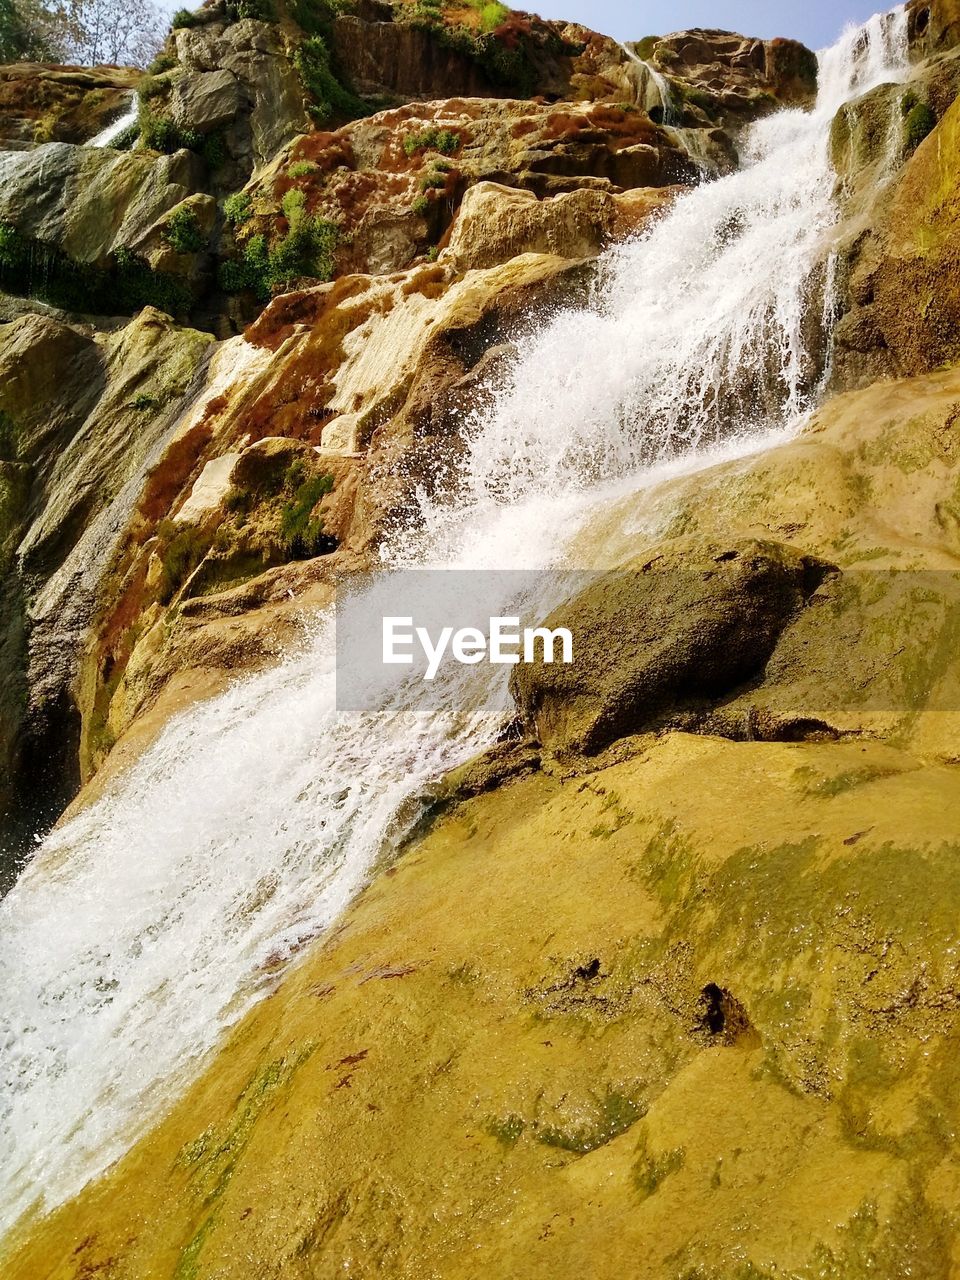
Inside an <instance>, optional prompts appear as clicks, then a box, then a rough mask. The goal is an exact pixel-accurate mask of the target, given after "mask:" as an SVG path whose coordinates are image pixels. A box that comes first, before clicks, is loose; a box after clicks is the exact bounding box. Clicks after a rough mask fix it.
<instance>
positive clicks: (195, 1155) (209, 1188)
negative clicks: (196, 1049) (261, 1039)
mask: <svg viewBox="0 0 960 1280" xmlns="http://www.w3.org/2000/svg"><path fill="white" fill-rule="evenodd" d="M315 1049H316V1043H315V1042H313V1041H308V1042H307V1043H306V1044H304V1045H303V1046H302V1047H301V1048H300V1049H298V1050H297V1052H296V1053H290V1054H287V1055H285V1056H284V1057H282V1058H277V1059H275V1060H273V1061H271V1062H268V1063H266V1064H265V1065H264V1066H262V1067H260V1068H258V1069H257V1070H256V1071H255V1072H254V1073H253V1075H252V1076H251V1077H250V1079H249V1080H248V1081H247V1084H246V1086H245V1088H244V1090H243V1092H242V1093H241V1095H240V1097H239V1098H238V1099H237V1104H236V1107H235V1109H234V1115H233V1118H232V1120H231V1122H230V1124H229V1126H228V1127H227V1128H226V1130H225V1132H223V1133H222V1134H217V1133H216V1132H215V1131H213V1130H211V1129H207V1130H205V1131H204V1132H203V1133H201V1134H200V1135H199V1137H198V1138H196V1139H194V1140H193V1142H190V1143H187V1144H186V1146H184V1147H183V1148H182V1150H181V1152H180V1155H179V1157H178V1159H177V1163H178V1164H179V1165H181V1166H183V1167H186V1168H188V1169H189V1170H190V1176H191V1181H192V1183H193V1189H194V1192H195V1194H197V1196H198V1198H199V1200H200V1204H201V1205H202V1207H203V1208H204V1209H207V1210H212V1211H211V1212H208V1213H207V1214H206V1216H205V1217H204V1218H203V1220H202V1221H201V1223H200V1226H199V1227H198V1228H197V1230H196V1231H195V1233H194V1235H193V1237H192V1238H191V1240H190V1241H189V1243H188V1244H187V1245H186V1246H185V1247H184V1249H183V1250H182V1251H181V1253H180V1257H179V1259H178V1262H177V1265H176V1268H175V1270H174V1273H173V1275H174V1280H195V1277H196V1276H197V1275H198V1274H199V1260H200V1253H201V1251H202V1249H203V1246H204V1243H205V1241H206V1238H207V1236H208V1235H209V1234H210V1230H211V1228H212V1227H213V1225H214V1224H215V1222H216V1216H217V1209H218V1202H219V1200H220V1198H221V1196H222V1195H223V1193H224V1192H225V1191H226V1189H227V1187H228V1186H229V1184H230V1179H231V1178H232V1177H233V1174H234V1171H235V1170H236V1167H237V1164H238V1162H239V1160H240V1157H241V1156H242V1155H243V1152H244V1151H245V1149H246V1146H247V1144H248V1143H249V1141H250V1138H251V1137H252V1135H253V1131H254V1128H255V1126H256V1124H257V1121H258V1120H259V1119H260V1116H261V1114H262V1112H263V1111H264V1108H265V1107H266V1106H267V1105H268V1104H269V1103H270V1102H271V1101H272V1099H273V1098H274V1097H275V1096H276V1095H277V1094H278V1093H280V1092H281V1091H282V1090H284V1089H286V1088H287V1087H288V1086H289V1084H290V1081H291V1080H292V1079H293V1077H294V1075H295V1074H296V1072H297V1071H298V1070H299V1069H300V1067H301V1066H302V1065H303V1064H304V1062H306V1061H307V1059H308V1058H309V1057H310V1055H311V1054H312V1053H313V1052H314V1050H315Z"/></svg>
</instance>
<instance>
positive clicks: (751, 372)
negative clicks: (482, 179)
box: [0, 15, 906, 1223]
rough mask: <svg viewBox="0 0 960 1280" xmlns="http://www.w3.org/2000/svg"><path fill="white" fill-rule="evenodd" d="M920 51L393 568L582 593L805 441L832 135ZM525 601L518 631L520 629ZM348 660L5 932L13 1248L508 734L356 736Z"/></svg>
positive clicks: (433, 724) (629, 285)
mask: <svg viewBox="0 0 960 1280" xmlns="http://www.w3.org/2000/svg"><path fill="white" fill-rule="evenodd" d="M905 43H906V42H905V25H904V20H903V18H902V15H901V16H897V15H895V16H891V17H888V18H886V19H882V20H881V19H876V20H874V21H873V22H872V23H871V24H868V26H867V27H866V28H864V29H863V30H862V31H860V32H851V33H848V34H847V35H845V37H844V38H843V39H842V40H841V42H840V43H839V44H838V45H837V46H836V47H835V48H834V49H832V50H830V51H828V52H827V53H826V54H825V55H823V58H822V63H821V91H820V97H819V101H818V104H817V107H816V109H815V110H814V111H812V112H810V113H802V112H784V113H782V114H780V115H778V116H775V117H773V118H771V119H769V120H766V121H764V122H762V123H761V124H758V125H756V126H754V127H753V128H752V130H751V131H750V133H749V135H748V137H747V138H746V139H745V140H744V144H743V146H742V148H741V150H742V152H743V155H744V168H743V170H742V171H741V172H738V173H736V174H733V175H731V176H730V177H728V178H724V179H722V180H720V181H717V182H715V183H712V184H704V185H702V186H700V187H698V188H696V189H695V190H693V191H692V192H690V194H688V195H687V196H685V197H684V198H683V199H681V200H680V201H679V202H678V203H677V204H676V205H675V206H674V207H673V209H672V210H671V212H670V213H669V214H668V215H666V216H665V217H664V218H663V219H662V220H661V221H660V222H659V223H657V224H656V225H655V226H654V227H653V228H652V229H650V230H649V231H648V232H647V233H646V234H645V235H644V236H643V237H642V238H641V239H639V240H637V241H635V242H633V243H631V244H628V245H626V246H624V247H622V248H620V249H618V250H616V251H614V252H612V253H610V254H609V255H608V256H607V257H606V258H605V259H604V260H603V262H602V264H601V268H600V273H599V284H598V287H597V290H596V296H595V299H594V301H593V302H592V304H591V305H590V306H587V307H584V308H583V309H581V310H579V311H576V312H568V313H564V314H560V315H557V316H555V317H553V318H551V319H549V320H547V321H545V322H544V325H543V327H542V328H541V329H540V331H539V332H538V333H537V334H536V335H535V336H533V337H531V338H530V339H529V340H528V341H527V342H526V344H525V345H524V346H523V347H522V349H521V351H520V353H519V355H518V357H517V359H516V362H515V363H514V366H513V369H512V373H511V374H510V376H509V378H508V381H507V385H506V386H505V387H504V388H503V389H502V390H501V392H500V393H499V395H498V398H497V400H496V402H495V404H494V407H493V409H492V410H491V411H489V412H485V413H484V414H482V415H478V416H477V418H476V420H475V421H473V422H472V423H471V424H469V448H468V451H467V456H466V460H465V462H464V466H463V474H462V477H461V484H460V486H459V487H458V489H457V491H456V493H455V494H451V493H447V494H446V495H442V496H440V497H433V498H427V497H424V498H423V499H422V503H421V508H422V509H421V512H420V517H421V518H420V521H419V526H418V528H416V529H409V528H408V529H406V530H403V531H398V533H397V534H396V536H395V537H394V538H393V540H392V542H391V543H390V544H388V545H387V546H386V547H385V549H384V559H385V561H386V562H387V563H388V564H392V565H395V566H403V565H414V566H438V567H446V568H464V569H497V570H503V569H514V568H516V569H526V568H534V567H541V566H550V565H552V564H557V563H561V562H562V559H563V553H564V547H565V546H566V545H567V544H568V542H569V539H571V538H572V537H573V536H574V535H575V534H576V533H577V530H578V529H583V528H584V527H586V526H588V524H589V521H590V517H591V513H595V512H599V511H602V510H603V509H604V507H605V505H606V504H608V503H609V501H610V498H611V496H612V495H615V494H618V493H625V492H635V493H640V492H641V491H642V490H643V488H644V487H645V486H647V485H649V484H651V483H653V482H654V481H655V480H656V479H657V477H658V476H662V475H663V474H665V473H668V472H670V471H676V470H681V469H686V470H693V469H696V468H698V467H702V466H706V465H709V464H710V463H711V462H712V461H713V460H715V458H716V457H718V456H723V455H724V454H728V455H729V454H730V453H741V454H742V453H746V452H749V451H750V450H755V449H757V448H760V447H762V445H763V442H764V440H765V439H766V438H767V437H768V434H769V433H770V432H780V433H781V435H782V434H783V433H784V432H789V431H790V430H792V429H794V428H795V425H796V423H797V421H798V420H799V419H800V418H801V417H802V415H803V414H804V413H805V412H806V411H807V410H808V409H809V408H810V407H811V405H812V404H813V403H814V402H815V400H816V397H817V395H818V389H819V386H820V381H821V378H822V376H823V370H824V365H825V360H826V352H827V350H828V342H827V335H826V332H825V331H826V330H827V329H828V327H829V321H830V315H831V306H830V299H829V271H828V270H827V269H826V268H825V266H824V262H825V260H826V259H827V258H828V248H827V245H828V240H829V232H830V228H831V226H832V224H833V223H834V221H835V216H836V215H835V212H834V208H833V203H832V189H833V176H832V174H831V171H830V168H829V163H828V158H827V140H828V131H829V125H830V119H831V117H832V115H833V114H834V112H835V111H836V110H837V109H838V107H839V106H840V105H841V104H842V103H843V102H844V100H845V99H847V98H849V97H850V96H851V95H853V94H855V93H859V92H862V91H864V90H865V89H866V88H868V87H869V86H870V85H871V84H874V83H877V82H879V81H881V80H883V79H894V78H899V77H902V76H903V75H904V74H905V59H906V48H905ZM234 341H235V342H236V343H238V344H239V349H238V356H237V359H238V368H239V367H241V366H242V364H243V360H242V353H243V351H244V349H245V347H244V344H243V342H242V340H241V339H236V340H234ZM241 376H242V375H241ZM451 577H454V575H451ZM508 580H509V575H507V576H506V577H505V578H504V586H503V588H502V591H501V595H502V598H501V599H497V588H496V586H494V587H493V588H489V589H488V598H487V599H484V600H483V601H482V602H481V603H482V604H483V606H484V609H489V612H490V613H491V614H492V613H497V612H505V611H510V610H508V609H506V607H505V606H506V602H507V600H509V599H511V598H512V597H511V593H513V592H514V591H515V586H514V585H513V584H512V583H509V585H508ZM548 580H549V579H548ZM484 581H488V582H491V581H492V582H493V583H496V581H497V579H496V577H495V576H494V577H492V578H485V579H484ZM373 589H376V588H371V590H373ZM473 603H474V604H476V603H477V602H473ZM347 609H349V606H347ZM488 616H489V615H488ZM341 621H342V622H346V624H347V627H348V629H349V617H347V618H346V619H341ZM331 631H332V623H331V620H330V618H329V617H327V616H321V617H318V618H317V619H316V621H315V626H314V632H313V635H312V637H311V639H310V641H309V643H307V644H306V645H305V646H304V647H303V649H302V650H301V651H300V652H297V653H295V654H291V655H290V657H289V658H288V659H287V661H286V662H285V663H284V664H283V665H281V666H280V667H278V668H277V669H275V670H272V671H269V672H267V673H265V674H261V675H258V676H256V677H254V678H250V679H247V680H245V681H243V682H241V683H238V684H237V685H236V686H235V687H234V688H232V689H231V690H230V691H228V692H227V693H226V694H224V695H223V696H221V697H218V698H216V699H213V700H211V701H209V702H207V703H205V704H202V705H199V706H197V707H195V708H193V709H191V710H190V711H188V712H186V713H185V714H183V715H182V716H180V717H179V718H177V719H176V720H174V721H172V722H171V723H170V724H169V725H168V726H167V728H166V730H165V731H164V733H163V734H162V736H161V737H160V739H159V740H158V741H157V742H156V744H155V745H154V746H153V747H152V748H151V749H150V750H149V751H148V752H147V753H146V754H145V755H144V756H143V757H142V758H141V760H140V761H139V762H138V763H137V764H136V765H135V766H134V767H133V768H132V769H130V771H129V772H128V773H127V774H126V775H125V776H124V777H123V778H122V779H120V780H119V781H118V782H117V783H116V784H115V785H114V787H113V789H112V791H110V792H109V794H107V795H106V796H105V797H104V798H103V799H102V800H100V801H99V802H98V803H96V804H95V805H93V806H91V807H90V808H88V809H87V810H86V811H84V812H82V813H80V814H79V815H78V816H76V817H74V818H73V819H72V820H70V821H69V822H67V823H65V824H64V825H63V826H62V827H61V828H59V829H58V830H56V831H55V832H54V833H53V834H52V835H51V836H49V837H48V839H47V840H46V841H45V843H44V846H43V847H42V849H40V850H39V851H38V853H37V855H36V857H35V859H34V861H33V862H32V863H31V864H30V865H29V866H28V867H27V868H26V869H25V871H24V872H23V874H22V876H21V878H20V880H19V882H18V884H17V885H16V887H15V888H14V890H13V891H12V892H11V893H10V894H9V896H8V897H7V898H6V900H5V901H4V902H3V904H2V905H0V931H2V932H0V990H2V991H3V993H4V997H3V1009H2V1013H0V1053H2V1058H3V1067H2V1081H3V1086H2V1087H3V1094H2V1106H0V1149H2V1150H3V1151H4V1161H3V1170H2V1178H3V1185H2V1189H0V1191H2V1210H3V1221H4V1222H7V1223H9V1222H10V1221H12V1220H14V1219H15V1218H16V1216H17V1215H18V1214H19V1213H21V1212H22V1211H24V1209H26V1208H28V1207H29V1206H30V1205H31V1204H32V1203H40V1204H42V1205H43V1206H44V1207H48V1206H50V1205H53V1204H55V1203H57V1202H58V1201H60V1200H62V1199H63V1198H64V1197H65V1196H67V1195H69V1194H71V1193H73V1192H75V1191H76V1190H77V1189H78V1188H79V1187H80V1186H81V1185H82V1184H83V1182H84V1181H85V1180H86V1179H88V1178H89V1177H90V1176H92V1175H93V1174H94V1173H96V1172H97V1171H98V1170H100V1169H102V1168H103V1167H104V1166H105V1164H106V1163H108V1162H109V1161H110V1160H111V1159H113V1158H115V1157H116V1156H117V1155H119V1154H120V1153H122V1152H123V1151H124V1150H125V1149H126V1148H127V1147H128V1146H129V1145H130V1143H131V1142H132V1141H133V1140H134V1138H135V1137H136V1136H137V1134H138V1133H139V1132H141V1131H142V1130H143V1129H144V1128H146V1127H147V1126H148V1125H149V1123H150V1122H151V1121H152V1120H154V1119H155V1118H156V1117H157V1115H158V1114H159V1113H160V1112H161V1111H162V1110H163V1108H164V1106H165V1105H166V1104H167V1103H168V1102H169V1100H170V1099H171V1098H172V1097H174V1096H176V1094H177V1092H178V1090H179V1089H180V1088H182V1085H183V1081H184V1079H185V1078H188V1077H189V1076H190V1075H191V1074H192V1073H195V1072H196V1071H197V1070H198V1069H199V1066H200V1063H201V1061H202V1059H203V1057H204V1055H205V1054H207V1053H209V1052H210V1051H211V1049H212V1048H213V1047H214V1046H215V1045H216V1043H217V1042H218V1040H219V1039H220V1038H221V1037H222V1034H223V1032H224V1030H225V1029H226V1028H227V1027H228V1026H230V1025H231V1024H232V1023H233V1022H235V1021H236V1019H237V1018H238V1017H240V1016H241V1015H242V1013H243V1012H244V1011H245V1010H246V1009H248V1008H249V1007H250V1006H251V1004H252V1003H253V1002H254V1001H255V1000H256V999H257V998H258V997H259V996H260V995H262V994H263V993H264V992H266V991H267V990H269V989H270V988H271V985H272V984H273V983H274V982H275V980H276V973H277V970H278V966H279V965H281V964H282V961H283V959H284V957H286V956H289V955H293V954H295V953H296V952H297V951H298V950H299V949H300V948H301V947H303V946H304V945H305V944H306V943H307V942H308V941H309V940H310V939H313V938H315V937H317V936H318V935H319V934H321V933H322V932H323V930H324V929H325V928H326V927H327V926H328V925H329V924H330V922H331V921H332V920H333V919H334V918H335V917H336V916H337V914H338V913H339V912H340V911H341V910H342V909H343V908H344V906H345V905H346V904H347V903H348V902H349V901H350V899H351V897H352V896H353V895H354V894H355V893H356V892H357V890H358V889H359V887H360V886H361V885H362V884H363V883H364V880H365V879H366V878H367V877H368V875H369V874H370V870H371V867H372V865H373V863H374V862H375V860H376V859H377V857H378V856H379V855H380V854H381V853H382V851H383V849H384V847H385V845H388V844H389V842H390V841H391V839H393V838H395V836H396V833H397V832H398V831H399V830H401V829H402V826H403V821H404V820H409V813H410V810H411V797H415V796H416V794H417V793H418V791H419V790H420V789H422V788H423V786H424V785H425V784H426V783H428V782H429V780H431V779H433V778H436V777H437V776H438V775H440V774H441V773H443V772H444V771H445V770H447V769H449V768H450V767H451V766H452V765H455V764H457V763H458V762H460V761H462V760H464V759H466V758H467V757H469V756H470V755H472V754H474V753H475V752H476V751H477V750H479V749H481V748H482V747H484V746H485V745H487V744H488V743H489V742H490V741H491V740H492V739H493V738H494V736H495V735H496V733H497V732H498V730H499V728H500V727H501V725H502V724H503V722H504V719H505V718H506V717H507V715H508V714H509V707H508V701H509V700H508V697H507V693H506V690H505V687H504V685H505V681H504V675H503V669H502V668H498V667H494V668H488V667H486V666H484V667H456V666H455V667H452V668H447V669H445V671H444V673H443V675H442V676H441V677H440V678H438V679H437V680H436V681H435V682H434V684H433V685H432V686H429V687H427V686H424V685H422V684H414V683H412V682H410V683H408V684H406V685H404V686H402V687H401V688H400V690H399V692H397V691H396V690H394V691H393V692H391V693H389V694H384V695H383V696H382V697H381V698H380V700H379V702H376V700H374V702H373V704H372V705H371V706H370V708H369V709H368V710H367V711H366V712H358V713H354V714H349V715H348V714H346V713H338V712H337V710H336V705H335V698H334V689H335V669H334V648H333V642H332V635H331Z"/></svg>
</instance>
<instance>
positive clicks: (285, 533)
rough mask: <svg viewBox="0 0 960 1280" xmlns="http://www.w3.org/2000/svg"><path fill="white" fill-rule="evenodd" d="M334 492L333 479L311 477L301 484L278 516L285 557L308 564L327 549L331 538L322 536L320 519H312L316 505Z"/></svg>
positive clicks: (327, 476)
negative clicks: (288, 556)
mask: <svg viewBox="0 0 960 1280" xmlns="http://www.w3.org/2000/svg"><path fill="white" fill-rule="evenodd" d="M332 490H333V477H332V476H329V475H321V476H311V477H310V479H309V480H304V481H303V483H302V484H300V485H299V486H298V488H297V490H296V492H295V493H294V495H293V498H292V499H291V501H290V502H288V503H286V504H285V506H284V508H283V510H282V511H281V513H280V533H281V536H282V538H283V540H284V543H285V544H286V550H287V552H288V554H289V555H290V556H291V557H292V558H293V559H296V560H309V559H310V558H311V557H312V556H316V555H321V554H323V552H324V551H327V550H329V549H330V546H329V544H330V541H331V540H330V538H329V537H328V536H327V535H325V534H324V532H323V519H322V518H321V517H319V516H316V517H315V516H314V515H313V510H314V508H315V507H316V505H317V503H318V502H319V501H320V499H321V498H322V497H323V496H324V494H327V493H330V492H331V491H332Z"/></svg>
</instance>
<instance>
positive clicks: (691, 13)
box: [514, 0, 892, 49]
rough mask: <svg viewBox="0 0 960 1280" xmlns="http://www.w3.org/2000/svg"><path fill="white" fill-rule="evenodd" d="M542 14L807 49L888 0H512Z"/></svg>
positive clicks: (625, 31)
mask: <svg viewBox="0 0 960 1280" xmlns="http://www.w3.org/2000/svg"><path fill="white" fill-rule="evenodd" d="M514 7H516V8H521V9H523V8H528V9H531V10H533V11H534V12H536V13H539V14H540V16H541V17H542V18H567V19H569V20H570V21H572V22H582V23H583V24H584V26H587V27H592V28H593V30H594V31H601V32H603V34H604V35H608V36H614V37H616V39H618V40H641V39H642V38H643V37H644V36H648V35H666V34H667V33H668V32H670V31H684V30H686V29H687V28H689V27H721V28H723V29H725V30H727V31H739V32H741V33H742V34H743V35H748V36H761V37H763V38H764V39H769V38H770V37H772V36H790V37H792V38H793V39H794V40H802V41H803V43H804V44H806V45H809V46H810V48H811V49H823V48H825V47H826V46H828V45H831V44H833V42H834V41H835V40H836V38H837V36H839V34H840V32H841V31H842V30H843V28H844V27H845V26H846V25H847V23H848V22H855V23H857V25H858V26H859V24H860V23H862V22H864V21H866V19H867V18H869V17H870V15H871V14H874V13H877V12H879V11H881V10H885V9H888V8H891V7H892V0H803V2H802V3H797V2H796V0H793V2H792V3H790V2H786V0H676V2H675V3H672V4H660V3H656V4H655V3H653V2H652V0H539V3H537V0H533V2H531V0H514Z"/></svg>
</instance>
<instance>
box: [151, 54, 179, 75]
mask: <svg viewBox="0 0 960 1280" xmlns="http://www.w3.org/2000/svg"><path fill="white" fill-rule="evenodd" d="M176 65H177V60H176V58H175V57H174V56H173V54H172V53H158V54H157V56H156V57H155V58H154V60H153V61H152V62H151V63H150V65H149V66H148V67H147V75H150V76H161V75H163V73H164V71H172V70H173V68H174V67H175V66H176Z"/></svg>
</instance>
